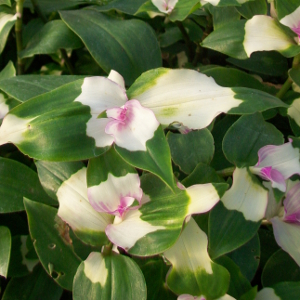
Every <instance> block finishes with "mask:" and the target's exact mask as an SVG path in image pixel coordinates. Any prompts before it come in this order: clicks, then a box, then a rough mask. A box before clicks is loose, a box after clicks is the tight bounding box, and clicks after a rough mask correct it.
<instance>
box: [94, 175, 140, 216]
mask: <svg viewBox="0 0 300 300" xmlns="http://www.w3.org/2000/svg"><path fill="white" fill-rule="evenodd" d="M142 196H143V191H142V189H141V188H140V178H139V175H138V174H134V173H128V174H126V175H125V176H121V177H116V176H114V175H112V174H111V173H109V174H108V178H107V180H106V181H103V182H101V183H100V184H99V185H95V186H92V187H89V188H88V199H89V202H90V204H91V205H92V207H93V208H94V209H95V210H96V211H98V212H105V213H108V214H111V215H115V216H118V217H120V218H122V217H123V215H124V213H125V212H126V211H127V210H132V209H138V208H139V207H140V206H139V205H136V206H132V204H133V203H134V201H135V200H136V201H137V202H138V203H139V204H140V203H141V199H142Z"/></svg>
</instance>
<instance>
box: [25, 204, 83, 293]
mask: <svg viewBox="0 0 300 300" xmlns="http://www.w3.org/2000/svg"><path fill="white" fill-rule="evenodd" d="M24 204H25V208H26V212H27V216H28V224H29V230H30V235H31V238H32V239H33V240H34V248H35V250H36V253H37V255H38V257H39V259H40V261H41V263H42V265H43V267H44V269H45V270H46V272H47V273H48V274H49V275H50V276H51V277H52V278H53V279H54V280H55V281H56V282H57V283H58V284H59V285H60V286H61V287H63V288H65V289H67V290H72V282H73V277H74V275H75V273H76V270H77V268H78V266H79V264H80V262H81V260H80V259H79V257H78V256H77V255H76V254H75V253H74V251H73V247H72V241H71V239H70V238H69V234H68V226H67V225H66V224H65V223H64V222H63V221H62V220H61V219H60V218H58V217H57V215H56V214H57V210H56V209H55V208H52V207H50V206H47V205H44V204H40V203H36V202H33V201H30V200H28V199H25V200H24Z"/></svg>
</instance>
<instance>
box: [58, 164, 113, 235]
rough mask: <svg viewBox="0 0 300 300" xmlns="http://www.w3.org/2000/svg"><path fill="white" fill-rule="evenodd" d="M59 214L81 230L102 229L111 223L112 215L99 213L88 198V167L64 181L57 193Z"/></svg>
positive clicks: (76, 228)
mask: <svg viewBox="0 0 300 300" xmlns="http://www.w3.org/2000/svg"><path fill="white" fill-rule="evenodd" d="M56 195H57V198H58V201H59V209H58V215H59V217H61V218H62V219H63V220H64V221H65V222H67V223H68V224H69V225H70V226H71V227H72V229H74V230H75V231H76V230H80V231H85V230H86V231H102V232H104V230H105V228H106V226H107V225H108V224H109V223H111V220H112V216H110V215H107V214H104V213H98V212H97V211H95V210H94V209H93V207H92V206H91V204H90V203H89V201H88V198H87V184H86V168H82V169H81V170H79V171H78V172H77V173H75V174H73V175H72V176H71V177H70V178H69V179H67V180H66V181H64V182H63V183H62V185H61V186H60V187H59V189H58V191H57V193H56Z"/></svg>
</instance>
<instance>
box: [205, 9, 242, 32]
mask: <svg viewBox="0 0 300 300" xmlns="http://www.w3.org/2000/svg"><path fill="white" fill-rule="evenodd" d="M209 11H210V13H211V14H212V18H213V26H214V30H217V29H218V28H220V27H222V26H224V25H227V24H228V23H230V22H233V21H237V20H239V19H240V15H239V13H238V12H237V11H236V10H235V7H233V6H223V7H218V6H213V5H211V6H210V7H209Z"/></svg>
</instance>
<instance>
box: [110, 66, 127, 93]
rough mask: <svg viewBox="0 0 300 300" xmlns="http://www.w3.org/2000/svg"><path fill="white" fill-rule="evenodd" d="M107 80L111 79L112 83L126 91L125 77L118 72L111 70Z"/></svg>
mask: <svg viewBox="0 0 300 300" xmlns="http://www.w3.org/2000/svg"><path fill="white" fill-rule="evenodd" d="M107 78H108V79H110V80H111V81H113V82H115V83H117V84H118V85H119V86H120V87H121V88H123V89H124V91H125V80H124V78H123V76H122V75H121V74H119V73H118V72H117V71H115V70H111V71H110V72H109V75H108V77H107Z"/></svg>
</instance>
